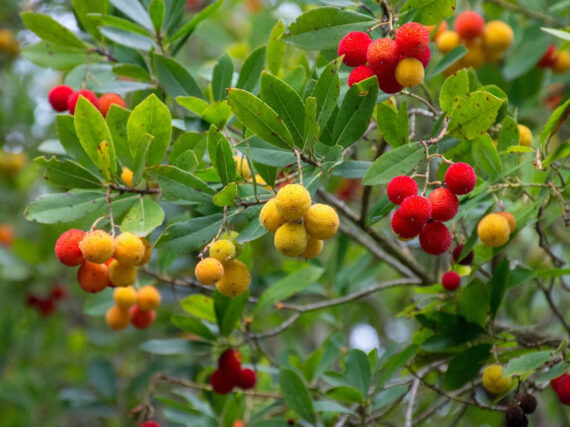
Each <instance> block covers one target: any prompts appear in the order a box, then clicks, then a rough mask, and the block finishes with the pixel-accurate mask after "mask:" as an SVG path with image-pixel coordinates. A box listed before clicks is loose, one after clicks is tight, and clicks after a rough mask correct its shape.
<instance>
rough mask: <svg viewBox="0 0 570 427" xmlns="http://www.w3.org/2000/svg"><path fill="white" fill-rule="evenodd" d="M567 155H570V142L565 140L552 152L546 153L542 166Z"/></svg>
mask: <svg viewBox="0 0 570 427" xmlns="http://www.w3.org/2000/svg"><path fill="white" fill-rule="evenodd" d="M525 148H530V147H525ZM533 151H534V150H533ZM567 157H570V142H565V143H564V144H560V145H559V146H558V147H556V150H554V151H553V152H552V153H550V154H549V155H548V157H547V158H546V159H544V162H542V165H543V166H544V167H548V166H550V165H551V164H552V163H553V162H555V161H557V160H559V159H564V158H567Z"/></svg>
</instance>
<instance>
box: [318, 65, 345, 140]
mask: <svg viewBox="0 0 570 427" xmlns="http://www.w3.org/2000/svg"><path fill="white" fill-rule="evenodd" d="M341 63H342V61H341V59H340V58H336V59H334V60H332V61H331V62H329V63H328V64H327V66H326V67H325V68H324V69H323V71H322V73H321V75H320V76H319V78H318V80H317V83H315V87H314V88H313V92H312V93H311V96H312V97H314V98H316V99H317V125H318V126H319V130H320V132H322V131H323V130H324V128H325V126H326V125H327V123H328V121H329V119H330V117H331V115H332V113H333V111H334V109H335V108H336V106H337V101H338V98H339V96H340V78H339V76H338V70H339V68H340V64H341Z"/></svg>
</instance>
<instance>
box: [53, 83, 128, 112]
mask: <svg viewBox="0 0 570 427" xmlns="http://www.w3.org/2000/svg"><path fill="white" fill-rule="evenodd" d="M80 96H82V97H84V98H85V99H87V100H88V101H89V102H91V104H93V105H94V106H95V107H97V108H98V109H99V111H100V112H101V114H103V116H106V115H107V112H108V111H109V108H111V105H112V104H117V105H118V106H120V107H123V108H125V107H126V106H127V104H126V102H125V100H124V99H123V98H121V96H120V95H117V94H116V93H106V94H104V95H102V96H101V97H100V98H98V97H97V95H95V93H93V92H91V91H90V90H87V89H81V90H78V91H77V92H76V91H74V90H73V88H71V87H69V86H65V85H60V86H55V87H54V88H52V89H51V90H50V92H49V94H48V101H49V103H50V104H51V107H52V108H53V109H54V110H55V111H58V112H63V111H69V114H73V113H74V112H75V106H76V105H77V101H78V100H79V97H80Z"/></svg>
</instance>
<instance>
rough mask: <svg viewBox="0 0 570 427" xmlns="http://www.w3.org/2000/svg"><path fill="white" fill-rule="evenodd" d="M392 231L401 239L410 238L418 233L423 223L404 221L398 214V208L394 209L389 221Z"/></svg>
mask: <svg viewBox="0 0 570 427" xmlns="http://www.w3.org/2000/svg"><path fill="white" fill-rule="evenodd" d="M390 225H391V227H392V231H393V232H394V234H395V235H396V236H397V237H398V238H399V239H401V240H410V239H413V238H414V237H416V236H417V235H418V234H420V230H421V229H422V227H423V224H421V223H417V222H409V221H404V219H402V216H401V215H400V209H396V210H395V211H394V215H392V219H391V221H390Z"/></svg>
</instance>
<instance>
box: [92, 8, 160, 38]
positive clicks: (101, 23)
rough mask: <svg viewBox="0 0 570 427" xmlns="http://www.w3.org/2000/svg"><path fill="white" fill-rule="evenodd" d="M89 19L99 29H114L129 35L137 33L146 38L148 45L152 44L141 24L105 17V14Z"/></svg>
mask: <svg viewBox="0 0 570 427" xmlns="http://www.w3.org/2000/svg"><path fill="white" fill-rule="evenodd" d="M89 18H91V20H92V21H93V22H94V23H95V24H96V25H97V26H98V27H113V28H115V29H117V30H124V31H126V32H128V33H135V34H139V35H141V36H144V39H145V40H146V43H152V40H151V39H150V35H151V34H150V33H149V31H147V30H145V29H144V28H143V27H141V26H140V25H139V24H135V23H134V22H132V21H129V20H127V19H123V18H119V17H118V16H112V15H103V14H95V13H93V14H90V15H89Z"/></svg>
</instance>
